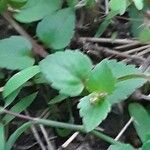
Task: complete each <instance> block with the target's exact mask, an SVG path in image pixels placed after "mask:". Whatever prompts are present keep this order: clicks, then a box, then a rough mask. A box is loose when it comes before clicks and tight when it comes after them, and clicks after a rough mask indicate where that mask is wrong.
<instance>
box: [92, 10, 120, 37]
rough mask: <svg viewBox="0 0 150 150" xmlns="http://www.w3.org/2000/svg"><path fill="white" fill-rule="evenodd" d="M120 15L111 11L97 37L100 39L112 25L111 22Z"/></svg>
mask: <svg viewBox="0 0 150 150" xmlns="http://www.w3.org/2000/svg"><path fill="white" fill-rule="evenodd" d="M117 14H118V11H110V12H109V14H108V15H107V17H106V18H105V20H104V21H103V22H102V23H101V24H100V26H99V28H98V30H97V32H96V34H95V37H100V36H101V35H102V34H103V33H104V31H105V30H106V28H107V27H108V26H109V24H110V23H111V20H112V19H113V18H114V17H115V16H116V15H117Z"/></svg>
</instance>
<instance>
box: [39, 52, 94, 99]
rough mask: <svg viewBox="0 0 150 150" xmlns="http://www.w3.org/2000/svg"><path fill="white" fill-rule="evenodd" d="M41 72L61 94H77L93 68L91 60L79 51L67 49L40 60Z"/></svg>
mask: <svg viewBox="0 0 150 150" xmlns="http://www.w3.org/2000/svg"><path fill="white" fill-rule="evenodd" d="M40 69H41V72H42V73H43V74H44V76H45V78H46V79H47V80H48V81H49V82H50V83H52V87H54V88H55V89H57V90H60V93H61V94H64V95H68V96H77V95H79V94H80V93H81V92H82V90H83V89H84V82H85V80H86V79H87V77H88V75H89V73H90V71H91V69H92V63H91V60H90V59H89V58H88V57H87V56H86V55H84V54H82V53H81V52H79V51H71V50H66V51H65V52H57V53H55V54H52V55H49V56H48V57H47V58H46V59H44V60H42V61H41V62H40Z"/></svg>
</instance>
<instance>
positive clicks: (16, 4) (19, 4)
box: [8, 0, 29, 8]
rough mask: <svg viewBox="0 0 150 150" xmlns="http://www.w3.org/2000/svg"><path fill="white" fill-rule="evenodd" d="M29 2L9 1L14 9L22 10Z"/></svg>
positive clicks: (21, 0) (24, 0)
mask: <svg viewBox="0 0 150 150" xmlns="http://www.w3.org/2000/svg"><path fill="white" fill-rule="evenodd" d="M27 1H29V0H8V2H9V4H10V5H11V6H12V7H14V8H20V7H22V6H24V5H25V4H26V3H27Z"/></svg>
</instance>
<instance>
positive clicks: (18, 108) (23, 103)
mask: <svg viewBox="0 0 150 150" xmlns="http://www.w3.org/2000/svg"><path fill="white" fill-rule="evenodd" d="M36 96H37V92H35V93H33V94H30V95H28V96H26V97H24V98H22V99H21V100H20V101H19V102H18V103H17V104H15V105H14V106H13V107H12V108H11V109H10V111H12V112H14V113H18V114H19V113H21V112H22V111H24V110H25V109H26V108H27V107H29V106H30V104H31V103H32V102H33V101H34V99H35V98H36ZM14 118H15V116H11V115H9V114H6V115H5V116H4V117H3V119H2V120H3V122H4V123H5V125H7V124H8V123H9V122H10V121H12V120H13V119H14Z"/></svg>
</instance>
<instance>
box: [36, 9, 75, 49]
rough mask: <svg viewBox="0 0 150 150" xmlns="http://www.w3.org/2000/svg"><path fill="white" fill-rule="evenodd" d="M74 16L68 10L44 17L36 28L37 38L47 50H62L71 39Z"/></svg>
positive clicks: (70, 10) (71, 11)
mask: <svg viewBox="0 0 150 150" xmlns="http://www.w3.org/2000/svg"><path fill="white" fill-rule="evenodd" d="M74 28H75V14H74V11H73V10H72V9H70V8H66V9H62V10H60V11H58V12H56V13H54V14H52V15H50V16H47V17H45V18H44V19H43V20H42V21H41V22H40V23H39V24H38V27H37V36H38V37H39V39H40V40H41V41H42V42H43V43H44V44H45V45H46V46H48V47H49V48H53V49H62V48H64V47H66V46H67V45H68V44H69V43H70V40H71V39H72V37H73V34H74Z"/></svg>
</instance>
